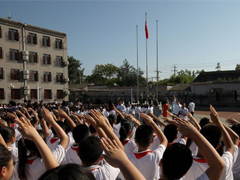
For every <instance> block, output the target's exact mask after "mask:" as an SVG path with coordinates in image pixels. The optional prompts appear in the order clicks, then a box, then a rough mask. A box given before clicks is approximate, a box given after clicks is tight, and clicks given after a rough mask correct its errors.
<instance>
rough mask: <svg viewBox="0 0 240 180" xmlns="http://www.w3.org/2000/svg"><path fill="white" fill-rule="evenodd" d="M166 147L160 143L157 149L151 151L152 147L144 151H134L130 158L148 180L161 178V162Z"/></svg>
mask: <svg viewBox="0 0 240 180" xmlns="http://www.w3.org/2000/svg"><path fill="white" fill-rule="evenodd" d="M165 149H166V147H165V146H164V145H162V144H161V145H159V146H158V148H157V149H155V150H154V151H153V152H151V150H150V149H148V150H146V151H142V152H134V154H132V155H131V156H129V160H130V161H131V162H132V163H133V164H134V165H135V167H136V168H137V169H138V170H139V171H140V172H141V173H142V175H143V176H144V177H145V178H146V180H158V179H159V177H160V176H159V170H160V169H159V162H160V160H161V159H162V156H163V153H164V151H165Z"/></svg>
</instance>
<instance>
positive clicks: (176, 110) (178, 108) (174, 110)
mask: <svg viewBox="0 0 240 180" xmlns="http://www.w3.org/2000/svg"><path fill="white" fill-rule="evenodd" d="M181 107H182V105H181V104H178V103H177V102H176V101H174V106H173V114H176V115H178V113H179V110H180V109H181Z"/></svg>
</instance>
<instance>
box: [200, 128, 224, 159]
mask: <svg viewBox="0 0 240 180" xmlns="http://www.w3.org/2000/svg"><path fill="white" fill-rule="evenodd" d="M200 133H201V134H202V135H203V136H204V137H205V138H206V139H207V140H208V141H209V143H210V144H211V145H212V146H213V147H214V148H215V149H216V148H217V147H218V146H219V145H220V144H221V142H222V139H223V133H222V130H221V128H220V127H219V126H217V125H215V124H207V125H205V126H203V128H202V129H201V130H200ZM222 148H223V147H222V146H221V147H220V148H218V149H216V150H217V152H218V153H219V155H220V156H221V155H222V154H223V149H222Z"/></svg>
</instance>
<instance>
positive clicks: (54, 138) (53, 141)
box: [50, 137, 58, 144]
mask: <svg viewBox="0 0 240 180" xmlns="http://www.w3.org/2000/svg"><path fill="white" fill-rule="evenodd" d="M57 140H58V137H53V138H52V139H50V142H51V144H53V143H55V142H56V141H57Z"/></svg>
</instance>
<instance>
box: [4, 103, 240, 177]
mask: <svg viewBox="0 0 240 180" xmlns="http://www.w3.org/2000/svg"><path fill="white" fill-rule="evenodd" d="M173 104H174V106H173V107H172V108H170V107H169V106H171V104H168V103H167V102H165V103H163V106H162V112H161V108H159V105H158V104H157V103H156V104H154V105H153V106H139V105H135V106H131V105H129V106H127V107H125V105H124V104H123V103H122V101H119V104H118V105H116V106H115V105H113V104H112V103H111V102H109V103H108V104H105V105H102V106H98V107H97V106H94V105H91V104H89V105H88V106H87V107H84V106H83V105H82V104H81V103H78V104H75V105H74V104H73V103H66V102H64V101H63V102H62V103H57V102H56V101H55V102H53V103H48V104H43V103H42V102H40V103H37V102H34V103H32V102H30V101H29V102H27V101H26V102H24V103H23V104H16V103H15V102H14V101H11V102H9V104H8V105H0V115H1V118H0V179H4V180H5V179H6V180H8V179H12V180H19V179H20V180H36V179H40V180H68V179H69V180H93V179H96V180H125V179H126V180H145V179H146V180H159V179H161V180H180V179H182V180H208V179H210V180H219V179H221V180H240V157H239V156H240V154H239V153H238V151H239V145H240V143H239V142H240V141H239V135H240V123H239V121H238V120H236V119H233V118H229V119H227V123H228V124H229V125H231V127H228V126H226V125H225V124H223V123H222V122H221V121H220V119H219V117H218V113H217V112H216V110H215V109H214V107H212V106H211V105H210V117H211V118H210V119H208V118H203V119H201V120H200V123H198V122H197V121H196V119H195V118H194V116H193V115H194V107H195V104H194V103H193V101H191V103H189V106H188V108H189V109H187V107H186V105H185V104H182V105H181V104H180V103H179V102H178V101H177V99H174V101H173ZM169 109H170V111H169ZM160 114H162V115H163V116H161V118H160Z"/></svg>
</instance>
